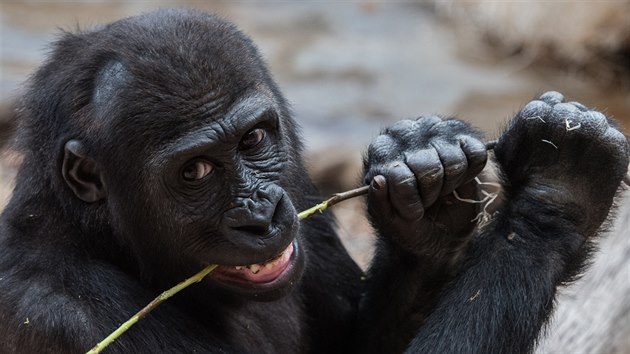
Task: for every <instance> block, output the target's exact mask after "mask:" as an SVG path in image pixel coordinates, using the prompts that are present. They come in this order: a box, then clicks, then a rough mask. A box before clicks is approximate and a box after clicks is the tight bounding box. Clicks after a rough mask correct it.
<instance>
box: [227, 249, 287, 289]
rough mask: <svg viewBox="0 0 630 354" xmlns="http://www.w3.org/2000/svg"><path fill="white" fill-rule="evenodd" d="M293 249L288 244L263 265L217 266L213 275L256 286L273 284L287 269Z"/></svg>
mask: <svg viewBox="0 0 630 354" xmlns="http://www.w3.org/2000/svg"><path fill="white" fill-rule="evenodd" d="M293 249H294V248H293V243H290V244H289V246H288V247H287V248H285V249H284V250H283V251H282V252H280V254H278V255H277V256H275V257H273V258H272V259H270V260H268V261H267V262H265V263H258V264H250V265H242V266H219V267H218V268H217V269H216V270H215V274H216V275H217V276H220V277H221V278H223V277H228V278H231V279H232V280H236V281H246V282H251V283H258V284H264V283H269V282H273V281H274V280H276V279H278V278H279V277H280V276H281V275H282V274H283V273H284V272H285V271H286V270H287V268H289V266H290V263H291V262H290V261H291V256H292V255H293Z"/></svg>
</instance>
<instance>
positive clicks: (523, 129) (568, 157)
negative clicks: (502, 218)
mask: <svg viewBox="0 0 630 354" xmlns="http://www.w3.org/2000/svg"><path fill="white" fill-rule="evenodd" d="M495 154H496V157H497V161H498V162H499V164H500V165H501V167H502V169H503V171H504V174H505V176H506V177H507V180H508V182H509V185H508V186H507V191H508V193H510V194H511V195H513V196H514V197H518V196H519V195H521V196H522V195H528V196H529V197H530V198H532V199H534V200H540V201H546V202H550V201H551V202H553V203H554V204H555V205H561V206H563V207H562V209H561V210H562V211H563V214H565V215H564V217H565V218H567V219H568V220H570V221H571V223H573V224H575V226H576V228H577V231H578V232H579V233H581V234H584V235H585V236H588V235H590V234H593V233H594V232H595V231H596V229H597V228H598V227H599V225H600V224H601V223H602V222H603V221H604V219H605V218H606V215H607V214H608V210H609V208H610V205H611V204H612V200H613V196H614V195H615V192H616V191H617V188H618V186H619V184H620V182H621V179H622V178H623V176H624V175H625V174H626V171H627V166H628V155H629V154H630V148H629V147H628V141H627V140H626V138H625V137H624V135H623V134H622V133H621V132H620V131H619V130H617V129H616V127H615V125H614V123H613V122H612V121H610V120H608V119H607V118H606V116H604V115H603V114H602V113H600V112H596V111H593V110H589V109H587V108H586V107H584V106H583V105H582V104H580V103H577V102H569V103H565V102H564V97H563V96H562V95H561V94H560V93H558V92H547V93H545V94H543V95H542V96H540V98H539V99H537V100H534V101H531V102H530V103H528V104H527V105H526V106H525V107H524V108H523V109H522V110H521V111H520V112H519V113H518V114H517V115H516V117H515V118H514V119H513V120H512V122H511V123H510V126H509V127H508V129H507V131H506V132H505V133H504V134H503V136H502V137H501V138H500V139H499V141H498V143H497V146H496V147H495ZM528 191H536V192H535V193H529V192H528ZM585 211H588V213H586V212H585Z"/></svg>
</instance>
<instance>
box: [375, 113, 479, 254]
mask: <svg viewBox="0 0 630 354" xmlns="http://www.w3.org/2000/svg"><path fill="white" fill-rule="evenodd" d="M486 160H487V153H486V147H485V144H484V143H483V142H482V140H481V135H480V133H479V132H477V131H476V130H475V129H474V128H472V127H471V126H470V125H468V124H467V123H465V122H462V121H459V120H455V119H441V118H439V117H436V116H428V117H420V118H418V119H415V120H403V121H400V122H398V123H396V124H394V125H393V126H392V127H390V128H388V129H386V130H385V131H384V132H383V133H382V134H381V135H379V136H378V137H377V138H376V139H375V140H374V141H373V142H372V144H370V146H369V149H368V154H367V158H366V160H365V161H364V165H365V171H366V172H365V182H366V184H368V183H369V184H370V185H371V187H370V190H369V194H368V212H369V215H370V218H371V221H372V223H373V225H374V226H375V228H376V229H377V230H378V231H379V234H380V237H381V239H382V240H384V241H385V242H386V243H390V244H392V245H394V246H399V247H395V248H401V249H402V250H403V252H405V253H407V252H409V253H411V254H413V255H415V256H416V257H421V258H423V259H425V260H427V261H430V262H431V263H434V262H435V263H434V264H444V261H446V263H450V260H451V259H452V258H453V257H455V254H457V253H460V252H458V251H460V250H461V249H462V248H463V246H464V245H465V244H466V243H467V242H466V241H467V240H468V239H469V235H470V233H471V231H472V229H473V227H474V222H472V220H473V219H474V218H475V216H476V214H477V212H478V210H477V206H476V205H474V204H470V203H465V202H462V201H460V200H458V199H456V198H455V197H454V196H453V191H454V190H457V193H458V195H459V196H461V197H462V198H470V199H475V198H476V196H475V195H476V193H475V191H476V183H475V181H474V178H475V177H476V176H477V175H478V174H479V172H481V170H482V169H483V168H484V166H485V164H486ZM390 241H393V242H390Z"/></svg>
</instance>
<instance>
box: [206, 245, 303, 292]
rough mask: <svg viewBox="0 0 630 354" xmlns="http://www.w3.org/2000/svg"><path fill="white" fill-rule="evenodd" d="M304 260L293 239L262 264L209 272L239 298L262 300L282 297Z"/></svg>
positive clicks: (226, 266) (294, 281)
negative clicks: (238, 295) (248, 295)
mask: <svg viewBox="0 0 630 354" xmlns="http://www.w3.org/2000/svg"><path fill="white" fill-rule="evenodd" d="M303 268H304V257H303V256H302V252H301V251H300V247H299V244H298V241H297V240H293V242H292V243H290V244H289V245H288V246H287V247H286V248H285V249H284V250H283V251H282V252H280V253H279V254H278V255H276V256H275V257H273V258H271V259H269V260H268V261H266V262H264V263H256V264H250V265H242V266H228V265H221V266H219V267H217V268H216V269H215V271H214V272H212V273H210V276H211V277H212V278H213V279H214V280H215V281H216V282H217V283H219V284H220V285H222V286H223V287H226V288H228V289H232V291H237V292H238V293H241V294H243V295H245V294H251V295H253V296H254V297H255V298H257V299H259V300H262V301H266V300H273V299H275V298H278V297H281V296H283V294H286V293H287V291H288V290H289V289H291V288H292V287H293V285H294V284H295V283H296V281H297V280H298V279H299V278H300V277H301V275H302V270H303Z"/></svg>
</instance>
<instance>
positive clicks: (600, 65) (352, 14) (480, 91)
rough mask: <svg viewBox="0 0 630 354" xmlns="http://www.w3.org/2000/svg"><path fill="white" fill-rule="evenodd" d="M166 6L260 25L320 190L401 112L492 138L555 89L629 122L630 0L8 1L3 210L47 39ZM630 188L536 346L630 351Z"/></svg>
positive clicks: (0, 57)
mask: <svg viewBox="0 0 630 354" xmlns="http://www.w3.org/2000/svg"><path fill="white" fill-rule="evenodd" d="M159 7H195V8H199V9H203V10H206V11H209V12H213V13H217V14H219V15H222V16H224V17H225V18H227V19H229V20H231V21H233V22H235V23H236V24H237V25H238V26H239V27H240V28H241V29H243V30H244V32H246V33H247V34H249V35H250V36H251V37H252V38H253V40H254V41H255V42H256V43H257V44H258V46H259V48H260V50H261V52H262V53H263V56H264V57H265V58H266V60H267V62H268V64H269V66H270V69H271V71H272V73H273V74H274V76H275V78H276V80H277V82H278V84H279V86H280V87H281V89H282V90H283V91H284V94H285V96H286V97H287V98H288V100H289V101H290V102H291V104H292V107H293V110H294V113H295V117H296V119H297V120H298V122H299V123H300V125H301V126H302V132H303V136H304V138H305V140H306V145H307V152H308V156H307V158H308V162H309V166H310V170H311V174H312V176H313V178H314V180H315V181H316V183H317V184H318V185H319V187H320V189H321V190H322V192H323V193H324V194H329V193H333V192H337V191H342V190H346V189H349V188H352V187H354V186H355V185H356V184H357V181H358V180H359V177H360V166H361V154H362V152H363V149H364V147H365V145H366V144H368V143H369V141H370V140H371V139H372V138H374V137H375V136H376V135H377V134H378V132H379V131H380V129H382V128H383V127H385V126H387V125H389V124H391V123H392V122H394V121H396V120H399V119H403V118H413V117H416V116H419V115H422V114H434V113H439V114H442V115H456V116H458V117H460V118H463V119H466V120H468V121H470V122H472V123H473V124H474V125H476V126H478V127H479V128H481V129H482V130H483V131H485V132H486V134H487V136H488V138H489V139H490V138H494V137H496V136H497V135H498V134H499V132H500V131H501V128H502V126H503V125H504V123H505V122H506V120H507V119H508V118H509V117H511V116H512V114H514V113H515V112H516V111H517V110H518V109H519V107H521V106H522V105H524V104H525V103H527V102H528V101H529V100H530V99H532V98H533V97H535V96H536V95H537V94H540V93H542V92H544V91H548V90H557V91H560V92H562V93H564V94H565V96H566V97H567V98H568V99H569V100H576V101H580V102H582V103H584V104H585V105H587V106H590V107H596V108H598V109H599V110H602V111H603V112H605V113H606V114H607V115H609V116H613V117H615V118H617V119H618V120H619V121H620V123H621V126H622V129H627V128H626V127H630V0H618V1H615V0H609V1H595V0H593V1H577V0H576V1H570V0H569V1H531V2H527V1H514V2H510V1H492V0H478V1H466V0H433V1H429V0H427V1H421V0H420V1H394V2H385V1H341V2H333V1H316V2H301V1H264V2H263V1H207V2H200V1H197V2H195V1H95V0H91V1H89V0H85V1H35V0H33V1H15V0H4V1H2V3H0V148H2V149H3V150H2V155H1V156H2V157H1V158H0V209H1V208H2V207H3V206H4V205H5V204H6V201H7V199H8V198H9V197H10V193H11V189H12V185H13V180H12V179H13V176H14V174H15V169H16V167H17V165H18V163H19V156H17V154H16V153H15V152H13V151H11V148H10V144H9V142H10V138H11V134H12V131H13V128H14V124H15V114H14V112H13V105H14V102H15V100H16V99H17V98H18V97H19V96H20V91H21V89H22V83H23V81H24V80H25V79H26V78H27V77H28V75H29V74H31V73H32V72H33V70H34V69H35V68H36V67H37V66H38V65H39V64H40V63H41V61H42V60H43V58H44V57H45V55H46V51H47V48H48V43H50V42H51V41H53V40H54V39H55V38H56V36H57V35H58V34H59V32H60V31H61V30H65V31H74V30H76V29H77V28H79V29H83V30H85V29H90V28H94V27H96V26H98V25H99V24H101V23H106V22H109V21H113V20H116V19H119V18H121V17H126V16H131V15H135V14H139V13H142V12H146V11H150V10H152V9H155V8H159ZM626 132H627V130H626ZM626 200H627V198H626ZM626 200H620V203H619V204H620V205H621V209H620V212H619V219H618V222H617V223H616V225H615V226H614V227H613V231H611V232H610V233H609V235H608V236H607V237H606V238H605V239H603V241H602V243H601V250H600V251H599V253H598V256H597V258H596V259H595V260H594V266H593V267H592V269H591V270H589V272H588V273H587V275H586V276H585V277H584V278H583V279H582V280H581V281H580V282H579V283H577V284H575V285H574V286H572V287H570V288H567V289H565V290H563V291H562V297H561V300H560V302H559V303H560V305H559V308H558V311H557V312H556V315H555V318H554V322H553V324H552V326H551V327H550V329H549V336H548V337H547V339H546V340H545V341H543V343H542V344H541V346H540V347H539V349H538V351H539V352H541V353H551V352H553V353H630V231H629V228H630V221H629V220H630V216H629V215H630V212H628V208H629V203H628V202H627V201H626ZM335 213H336V215H337V217H338V219H339V232H340V234H341V236H342V237H343V239H344V242H345V244H346V246H347V247H348V249H349V250H350V252H351V253H352V255H353V257H354V258H355V259H356V260H357V262H358V263H359V264H361V265H362V266H363V267H365V266H366V265H367V264H368V262H369V259H370V257H371V250H372V241H373V236H372V230H371V229H370V226H369V224H368V223H367V222H366V220H365V217H364V214H363V213H364V211H363V206H362V202H361V201H360V200H353V201H349V202H346V203H345V204H341V205H339V206H337V207H336V209H335ZM1 251H2V250H0V252H1Z"/></svg>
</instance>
